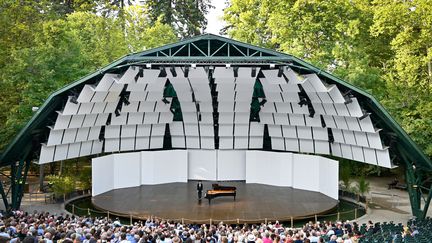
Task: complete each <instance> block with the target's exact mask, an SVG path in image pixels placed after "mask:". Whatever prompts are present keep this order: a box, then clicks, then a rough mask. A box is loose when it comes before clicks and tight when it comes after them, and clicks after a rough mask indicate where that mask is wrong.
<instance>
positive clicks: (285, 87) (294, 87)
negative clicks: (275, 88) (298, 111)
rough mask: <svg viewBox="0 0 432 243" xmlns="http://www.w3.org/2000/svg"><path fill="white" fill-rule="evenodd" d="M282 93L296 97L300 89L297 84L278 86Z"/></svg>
mask: <svg viewBox="0 0 432 243" xmlns="http://www.w3.org/2000/svg"><path fill="white" fill-rule="evenodd" d="M279 86H280V87H281V89H282V91H283V92H284V93H285V92H286V93H292V95H294V96H295V95H297V94H296V93H299V92H300V89H299V87H298V85H297V84H293V83H287V84H279Z"/></svg>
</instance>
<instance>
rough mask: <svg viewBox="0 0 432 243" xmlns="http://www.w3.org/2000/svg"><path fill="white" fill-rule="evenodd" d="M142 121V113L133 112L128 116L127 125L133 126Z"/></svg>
mask: <svg viewBox="0 0 432 243" xmlns="http://www.w3.org/2000/svg"><path fill="white" fill-rule="evenodd" d="M143 120H144V113H143V112H133V113H129V114H128V120H127V124H128V125H134V124H142V123H143Z"/></svg>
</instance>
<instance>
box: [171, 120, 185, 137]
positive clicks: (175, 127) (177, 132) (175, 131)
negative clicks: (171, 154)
mask: <svg viewBox="0 0 432 243" xmlns="http://www.w3.org/2000/svg"><path fill="white" fill-rule="evenodd" d="M169 127H170V133H171V135H172V136H184V129H183V122H179V121H175V122H173V123H170V124H169Z"/></svg>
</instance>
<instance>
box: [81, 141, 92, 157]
mask: <svg viewBox="0 0 432 243" xmlns="http://www.w3.org/2000/svg"><path fill="white" fill-rule="evenodd" d="M92 147H93V141H84V142H82V143H81V150H80V157H83V156H88V155H90V154H91V152H92Z"/></svg>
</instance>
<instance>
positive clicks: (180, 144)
mask: <svg viewBox="0 0 432 243" xmlns="http://www.w3.org/2000/svg"><path fill="white" fill-rule="evenodd" d="M171 146H172V147H173V148H186V138H185V137H184V136H171Z"/></svg>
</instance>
